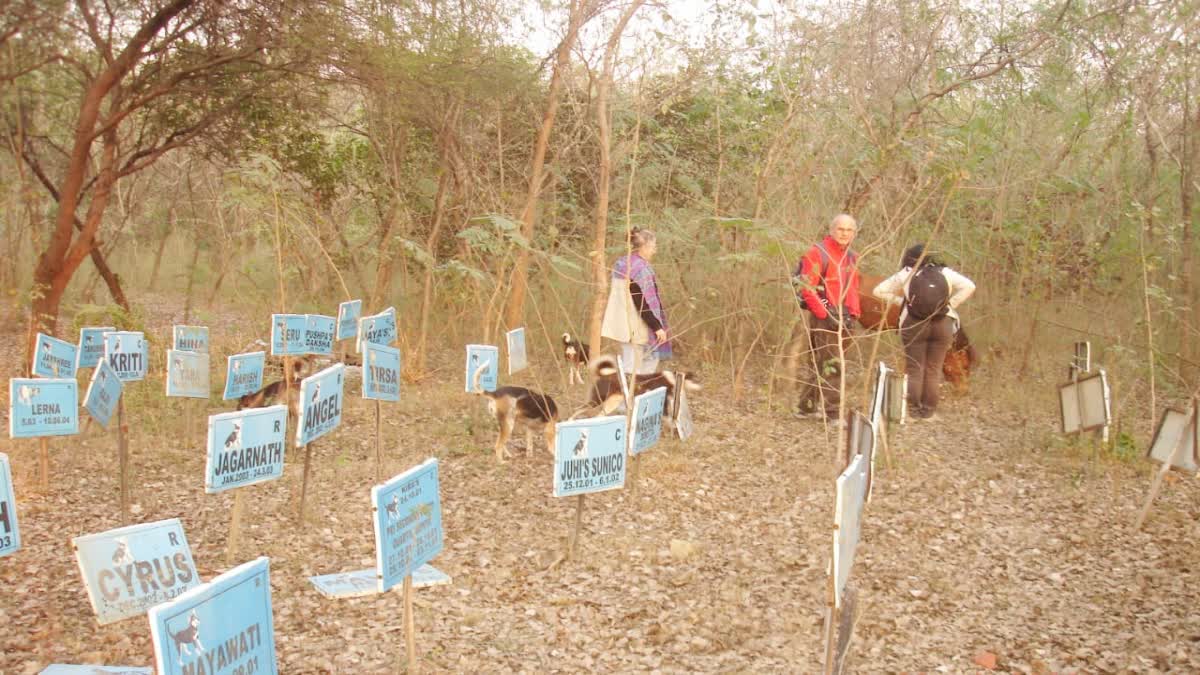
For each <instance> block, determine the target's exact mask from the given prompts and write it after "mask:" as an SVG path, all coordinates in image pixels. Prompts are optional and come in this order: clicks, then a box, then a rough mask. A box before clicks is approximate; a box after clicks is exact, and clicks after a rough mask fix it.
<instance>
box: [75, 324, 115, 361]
mask: <svg viewBox="0 0 1200 675" xmlns="http://www.w3.org/2000/svg"><path fill="white" fill-rule="evenodd" d="M115 330H116V328H114V327H112V326H88V327H85V328H80V329H79V360H78V362H77V363H76V365H75V367H76V368H95V367H96V364H97V363H100V361H102V360H103V359H104V334H105V333H111V332H113V331H115Z"/></svg>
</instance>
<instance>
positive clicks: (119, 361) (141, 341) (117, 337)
mask: <svg viewBox="0 0 1200 675" xmlns="http://www.w3.org/2000/svg"><path fill="white" fill-rule="evenodd" d="M104 360H105V361H108V366H109V367H110V368H112V369H113V372H115V373H116V374H117V377H119V378H121V381H122V382H137V381H140V380H144V379H146V368H147V367H148V366H149V361H150V346H149V345H148V344H146V337H145V336H144V335H142V333H141V332H140V331H114V332H112V333H105V334H104Z"/></svg>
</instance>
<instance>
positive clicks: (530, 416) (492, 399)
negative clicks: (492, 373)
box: [472, 363, 558, 463]
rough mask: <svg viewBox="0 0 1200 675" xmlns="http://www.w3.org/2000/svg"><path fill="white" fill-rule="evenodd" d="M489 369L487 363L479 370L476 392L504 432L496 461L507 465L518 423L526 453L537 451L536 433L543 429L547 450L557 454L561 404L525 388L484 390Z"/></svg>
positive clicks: (497, 439) (476, 378)
mask: <svg viewBox="0 0 1200 675" xmlns="http://www.w3.org/2000/svg"><path fill="white" fill-rule="evenodd" d="M485 370H487V364H486V363H485V364H483V365H482V366H479V368H477V369H476V370H475V376H474V386H473V387H472V389H473V391H474V392H475V393H476V394H479V395H480V396H485V397H487V399H488V412H490V413H492V415H494V416H495V417H496V423H497V424H499V425H500V433H499V435H497V436H496V445H495V449H496V461H498V462H501V463H503V462H504V450H505V448H506V447H507V446H508V439H509V438H510V437H511V436H512V432H513V429H514V428H516V426H517V424H520V425H521V426H522V427H524V428H525V451H526V453H528V452H531V451H532V450H533V432H534V431H535V430H540V431H541V432H542V433H543V434H544V435H545V438H546V447H547V449H549V450H550V454H551V455H553V454H554V442H555V428H554V425H555V424H557V423H558V405H557V404H556V403H555V402H554V399H552V398H550V397H549V396H547V395H545V394H542V393H540V392H536V391H534V390H532V389H526V388H525V387H499V388H497V389H496V391H484V390H483V389H482V388H481V387H480V386H479V378H480V377H482V376H483V372H484V371H485Z"/></svg>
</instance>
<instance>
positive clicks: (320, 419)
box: [296, 363, 346, 447]
mask: <svg viewBox="0 0 1200 675" xmlns="http://www.w3.org/2000/svg"><path fill="white" fill-rule="evenodd" d="M345 370H346V366H344V365H342V364H340V363H335V364H333V365H332V366H329V367H328V368H326V369H325V370H322V371H321V372H319V373H316V374H314V375H310V376H309V377H306V378H304V379H303V380H300V420H299V422H297V424H299V431H297V432H296V447H301V446H305V445H308V444H309V443H312V442H313V441H314V440H316V439H318V438H320V437H321V436H324V435H325V434H327V433H329V432H331V431H333V430H334V429H336V428H337V426H338V425H339V424H341V423H342V389H343V386H342V385H343V384H344V383H345V377H344V375H343V373H344V371H345Z"/></svg>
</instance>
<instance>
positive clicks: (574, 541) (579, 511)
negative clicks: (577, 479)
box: [567, 495, 585, 560]
mask: <svg viewBox="0 0 1200 675" xmlns="http://www.w3.org/2000/svg"><path fill="white" fill-rule="evenodd" d="M584 497H585V495H579V496H578V497H576V502H575V527H573V528H571V542H570V544H569V545H568V546H567V559H568V560H574V559H575V556H576V555H577V554H578V552H579V530H580V528H581V527H582V525H583V498H584Z"/></svg>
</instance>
